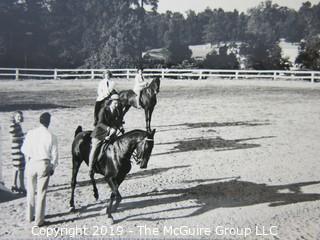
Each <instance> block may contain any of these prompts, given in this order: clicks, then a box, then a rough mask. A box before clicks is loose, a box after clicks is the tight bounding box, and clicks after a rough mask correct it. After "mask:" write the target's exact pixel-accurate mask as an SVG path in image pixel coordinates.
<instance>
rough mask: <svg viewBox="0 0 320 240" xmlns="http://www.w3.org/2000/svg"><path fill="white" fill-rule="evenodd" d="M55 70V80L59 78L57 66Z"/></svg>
mask: <svg viewBox="0 0 320 240" xmlns="http://www.w3.org/2000/svg"><path fill="white" fill-rule="evenodd" d="M53 71H54V72H53V79H54V80H57V79H58V71H57V69H56V68H55V69H54V70H53Z"/></svg>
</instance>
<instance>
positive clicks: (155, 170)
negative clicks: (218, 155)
mask: <svg viewBox="0 0 320 240" xmlns="http://www.w3.org/2000/svg"><path fill="white" fill-rule="evenodd" d="M86 167H87V166H86ZM188 167H190V165H180V166H175V167H163V168H153V169H147V170H144V171H138V172H134V173H129V174H128V175H127V177H126V180H130V179H131V180H132V179H138V178H145V177H148V176H153V175H156V174H161V173H163V172H166V171H169V170H172V169H182V168H188ZM88 171H89V168H88ZM96 183H97V184H99V183H100V184H102V183H104V184H106V180H105V179H104V178H103V177H100V178H97V179H96ZM70 185H71V183H63V184H55V185H52V186H50V189H48V191H47V192H48V193H50V192H57V191H62V190H70V189H71V188H70ZM91 185H92V183H91V180H84V181H78V182H77V187H86V186H91Z"/></svg>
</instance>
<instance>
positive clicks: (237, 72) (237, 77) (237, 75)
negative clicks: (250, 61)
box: [236, 71, 239, 80]
mask: <svg viewBox="0 0 320 240" xmlns="http://www.w3.org/2000/svg"><path fill="white" fill-rule="evenodd" d="M238 79H239V71H236V80H238Z"/></svg>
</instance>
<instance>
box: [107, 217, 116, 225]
mask: <svg viewBox="0 0 320 240" xmlns="http://www.w3.org/2000/svg"><path fill="white" fill-rule="evenodd" d="M106 224H107V225H113V224H114V220H113V218H107V222H106Z"/></svg>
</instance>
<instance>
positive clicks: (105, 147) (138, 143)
mask: <svg viewBox="0 0 320 240" xmlns="http://www.w3.org/2000/svg"><path fill="white" fill-rule="evenodd" d="M91 132H92V131H82V128H81V127H80V126H79V127H78V128H77V130H76V132H75V135H76V136H75V138H74V140H73V143H72V179H71V199H70V211H74V210H75V206H74V191H75V187H76V183H77V180H76V178H77V174H78V171H79V168H80V165H81V163H82V162H83V161H84V162H85V163H86V164H87V165H88V163H89V153H90V143H91V137H90V134H91ZM154 134H155V129H154V130H153V131H152V132H146V131H143V130H132V131H130V132H126V133H125V134H123V135H121V136H120V137H118V138H116V139H115V140H114V141H113V142H112V143H105V142H104V143H103V144H102V146H101V149H100V151H99V154H97V155H96V157H97V161H96V163H95V165H94V166H93V170H94V173H98V174H101V175H103V176H104V179H105V180H106V182H107V183H108V185H109V186H110V188H111V195H110V202H109V205H108V206H107V210H106V213H107V215H108V219H109V220H110V221H111V223H113V217H112V215H111V212H112V211H113V212H115V211H116V210H117V208H118V206H119V204H120V202H121V200H122V197H121V195H120V193H119V190H118V188H119V186H120V184H121V183H122V182H123V180H124V179H125V177H126V175H127V173H128V172H129V171H130V170H131V161H130V159H131V156H132V154H133V152H134V151H135V153H136V155H135V160H136V163H137V164H138V165H140V168H141V169H144V168H147V165H148V161H149V159H150V156H151V152H152V149H153V145H154V140H153V139H154ZM90 179H91V183H92V185H93V192H94V197H95V199H96V200H97V199H98V198H99V194H98V189H97V187H96V182H95V179H94V174H92V175H90ZM114 201H115V204H114V205H113V202H114ZM112 207H113V208H112Z"/></svg>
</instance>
